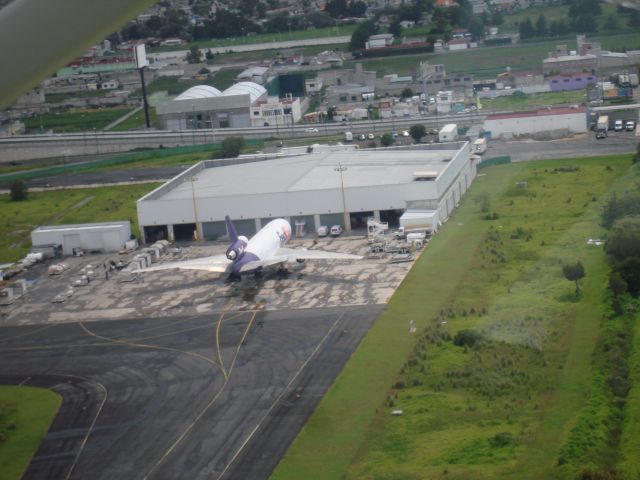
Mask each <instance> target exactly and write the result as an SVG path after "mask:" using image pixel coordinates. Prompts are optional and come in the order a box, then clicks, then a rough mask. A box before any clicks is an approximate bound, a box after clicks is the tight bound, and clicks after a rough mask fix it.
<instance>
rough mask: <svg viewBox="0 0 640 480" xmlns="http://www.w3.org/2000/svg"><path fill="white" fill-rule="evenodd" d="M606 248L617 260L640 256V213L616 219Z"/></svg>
mask: <svg viewBox="0 0 640 480" xmlns="http://www.w3.org/2000/svg"><path fill="white" fill-rule="evenodd" d="M605 250H606V252H607V253H608V254H609V255H612V256H613V257H614V258H616V260H624V259H625V258H629V257H640V215H630V216H628V217H623V218H620V219H618V220H616V221H615V222H614V224H613V226H612V227H611V231H610V232H609V238H608V239H607V243H606V244H605Z"/></svg>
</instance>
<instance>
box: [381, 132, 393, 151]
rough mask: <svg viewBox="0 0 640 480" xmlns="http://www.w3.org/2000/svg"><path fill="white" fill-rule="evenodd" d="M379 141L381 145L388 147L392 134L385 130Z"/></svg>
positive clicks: (391, 141) (391, 140)
mask: <svg viewBox="0 0 640 480" xmlns="http://www.w3.org/2000/svg"><path fill="white" fill-rule="evenodd" d="M380 143H381V144H382V146H383V147H388V146H390V145H391V144H392V143H393V136H392V135H391V134H390V133H389V132H387V133H384V134H382V137H381V138H380Z"/></svg>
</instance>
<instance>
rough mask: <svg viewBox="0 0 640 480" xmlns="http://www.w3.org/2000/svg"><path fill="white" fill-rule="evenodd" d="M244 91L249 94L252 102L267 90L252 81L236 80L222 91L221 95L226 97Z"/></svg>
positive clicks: (243, 92)
mask: <svg viewBox="0 0 640 480" xmlns="http://www.w3.org/2000/svg"><path fill="white" fill-rule="evenodd" d="M245 93H248V94H249V96H250V97H251V102H252V103H253V102H255V101H256V100H257V99H258V98H260V97H261V96H262V95H264V94H266V93H267V90H266V89H265V88H264V87H263V86H262V85H258V84H257V83H254V82H238V83H236V84H234V85H231V86H230V87H229V88H227V89H226V90H225V91H224V92H222V96H224V97H227V96H229V95H242V94H245Z"/></svg>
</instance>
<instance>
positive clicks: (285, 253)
mask: <svg viewBox="0 0 640 480" xmlns="http://www.w3.org/2000/svg"><path fill="white" fill-rule="evenodd" d="M361 259H362V256H361V255H351V254H349V253H337V252H325V251H322V250H307V249H306V248H278V250H276V252H275V253H274V255H273V256H272V257H270V258H267V259H265V260H256V261H254V262H248V263H245V264H244V265H243V266H242V268H241V270H240V271H241V272H246V271H250V270H254V269H256V268H260V267H269V266H271V265H277V264H279V263H286V262H294V261H297V260H361Z"/></svg>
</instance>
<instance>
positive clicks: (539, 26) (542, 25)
mask: <svg viewBox="0 0 640 480" xmlns="http://www.w3.org/2000/svg"><path fill="white" fill-rule="evenodd" d="M546 34H547V19H546V18H545V16H544V15H542V14H540V16H539V17H538V20H537V21H536V35H537V36H538V37H544V36H545V35H546Z"/></svg>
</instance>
